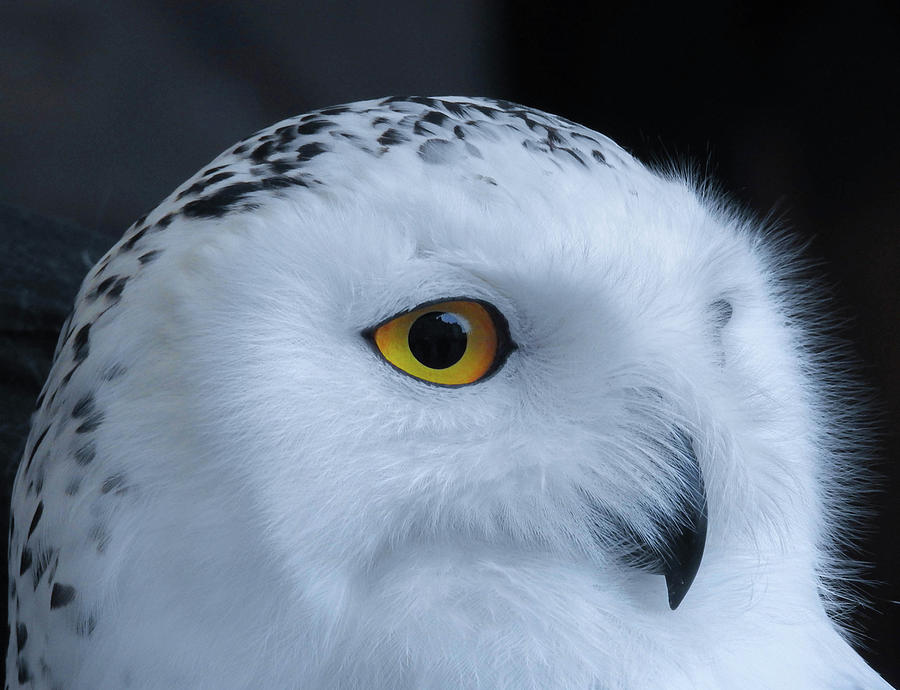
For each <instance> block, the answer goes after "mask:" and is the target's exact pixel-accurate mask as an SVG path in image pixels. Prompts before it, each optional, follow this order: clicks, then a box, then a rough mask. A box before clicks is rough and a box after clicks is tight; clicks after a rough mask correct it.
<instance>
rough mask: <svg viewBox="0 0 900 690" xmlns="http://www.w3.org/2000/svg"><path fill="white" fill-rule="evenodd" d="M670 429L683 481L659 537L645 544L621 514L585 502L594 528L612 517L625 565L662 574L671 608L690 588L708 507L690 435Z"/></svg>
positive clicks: (601, 529) (703, 542) (701, 547)
mask: <svg viewBox="0 0 900 690" xmlns="http://www.w3.org/2000/svg"><path fill="white" fill-rule="evenodd" d="M672 432H673V434H672V439H671V441H673V443H672V445H674V451H675V452H674V453H673V455H674V457H673V458H672V462H673V464H674V466H675V467H677V468H678V469H679V472H680V473H681V480H682V481H681V484H682V486H681V491H680V500H679V506H678V509H677V511H676V513H677V516H676V517H675V518H673V519H672V520H667V521H666V522H665V523H664V524H660V525H658V534H659V535H660V538H659V539H657V540H654V543H650V542H649V541H648V540H647V539H646V538H644V537H643V536H642V535H640V534H638V533H637V532H636V531H635V530H634V529H633V528H631V527H630V526H629V525H628V524H627V523H626V522H625V521H624V520H623V519H622V517H621V516H615V515H611V514H610V512H609V511H608V510H606V509H604V508H603V507H602V506H600V505H598V504H597V502H596V500H595V499H589V506H590V512H591V513H592V514H593V515H594V519H595V520H597V525H598V533H602V532H604V531H606V530H608V529H609V525H610V523H611V522H612V523H613V524H618V525H619V528H620V529H621V538H622V540H623V543H624V545H625V548H626V552H625V554H624V555H623V559H624V562H625V563H626V564H627V565H630V566H632V567H635V568H639V569H641V570H646V571H649V572H651V573H656V574H658V575H664V576H665V578H666V588H667V590H668V595H669V608H671V609H672V610H673V611H674V610H675V609H677V608H678V606H679V605H680V604H681V602H682V601H683V600H684V597H685V595H686V594H687V593H688V590H689V589H690V588H691V585H692V584H693V582H694V578H695V577H696V576H697V570H698V569H699V568H700V561H701V560H703V550H704V548H705V546H706V527H707V510H706V491H705V489H704V487H703V476H702V473H701V471H700V465H699V463H698V462H697V455H696V453H695V452H694V447H693V443H692V441H691V438H690V436H688V434H687V433H685V432H684V430H683V429H680V428H678V427H673V430H672ZM668 447H671V446H668ZM600 525H604V526H605V527H600ZM601 543H602V540H601Z"/></svg>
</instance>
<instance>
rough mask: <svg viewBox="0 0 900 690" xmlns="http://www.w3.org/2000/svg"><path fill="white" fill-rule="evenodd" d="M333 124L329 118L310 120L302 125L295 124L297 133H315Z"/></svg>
mask: <svg viewBox="0 0 900 690" xmlns="http://www.w3.org/2000/svg"><path fill="white" fill-rule="evenodd" d="M333 126H334V122H332V121H331V120H310V121H309V122H304V123H303V124H302V125H297V134H316V133H317V132H318V131H319V130H322V129H325V128H326V127H333Z"/></svg>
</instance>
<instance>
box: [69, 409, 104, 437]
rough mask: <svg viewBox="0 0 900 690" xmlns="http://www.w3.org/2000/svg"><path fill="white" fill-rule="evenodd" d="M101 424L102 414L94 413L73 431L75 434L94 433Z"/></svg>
mask: <svg viewBox="0 0 900 690" xmlns="http://www.w3.org/2000/svg"><path fill="white" fill-rule="evenodd" d="M102 423H103V413H102V412H94V413H93V414H92V415H90V416H89V417H88V418H87V419H85V420H84V421H83V422H82V423H81V424H79V425H78V427H77V428H76V429H75V433H76V434H86V433H88V432H90V431H94V430H95V429H97V427H99V426H100V425H101V424H102Z"/></svg>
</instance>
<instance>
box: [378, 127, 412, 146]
mask: <svg viewBox="0 0 900 690" xmlns="http://www.w3.org/2000/svg"><path fill="white" fill-rule="evenodd" d="M405 141H409V137H408V136H406V135H405V134H403V133H402V132H399V131H397V130H396V129H388V130H385V132H384V134H382V135H381V136H380V137H378V143H379V144H381V145H382V146H393V145H394V144H402V143H403V142H405Z"/></svg>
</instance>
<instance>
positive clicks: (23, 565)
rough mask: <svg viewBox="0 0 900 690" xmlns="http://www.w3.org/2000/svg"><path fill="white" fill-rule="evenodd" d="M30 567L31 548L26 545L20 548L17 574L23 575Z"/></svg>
mask: <svg viewBox="0 0 900 690" xmlns="http://www.w3.org/2000/svg"><path fill="white" fill-rule="evenodd" d="M30 567H31V549H29V548H28V547H27V546H26V547H25V548H23V549H22V557H21V558H20V559H19V575H24V574H25V572H26V571H27V570H28V569H29V568H30Z"/></svg>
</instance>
